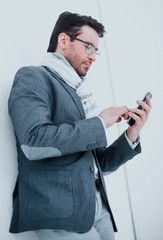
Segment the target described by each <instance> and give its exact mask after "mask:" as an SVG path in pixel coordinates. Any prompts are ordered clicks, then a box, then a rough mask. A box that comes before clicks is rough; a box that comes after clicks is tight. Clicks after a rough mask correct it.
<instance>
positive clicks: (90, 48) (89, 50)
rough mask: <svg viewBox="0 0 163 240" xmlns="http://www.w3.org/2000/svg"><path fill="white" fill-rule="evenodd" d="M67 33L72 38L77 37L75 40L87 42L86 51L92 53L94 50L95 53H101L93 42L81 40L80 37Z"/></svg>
mask: <svg viewBox="0 0 163 240" xmlns="http://www.w3.org/2000/svg"><path fill="white" fill-rule="evenodd" d="M66 34H67V33H66ZM67 35H68V36H69V37H70V38H72V39H75V40H78V41H80V42H82V43H85V44H87V46H86V52H87V53H88V54H89V55H91V54H92V53H93V52H94V51H95V53H96V54H97V55H100V51H99V50H98V48H95V47H94V46H93V45H92V44H91V43H88V42H86V41H83V40H81V39H80V38H77V37H74V36H71V35H70V34H67Z"/></svg>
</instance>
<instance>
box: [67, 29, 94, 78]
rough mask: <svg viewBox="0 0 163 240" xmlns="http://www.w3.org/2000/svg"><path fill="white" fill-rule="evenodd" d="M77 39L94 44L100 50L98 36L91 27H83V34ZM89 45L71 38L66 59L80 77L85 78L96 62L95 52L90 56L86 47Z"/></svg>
mask: <svg viewBox="0 0 163 240" xmlns="http://www.w3.org/2000/svg"><path fill="white" fill-rule="evenodd" d="M77 38H79V39H81V40H83V41H86V42H88V43H90V44H92V45H93V46H94V47H95V48H98V39H99V37H98V34H97V32H96V31H95V30H94V29H93V28H91V27H89V26H83V27H82V28H81V34H80V35H78V36H77ZM87 46H88V44H85V43H83V42H80V41H78V40H75V39H74V40H73V41H71V39H70V38H69V42H68V44H67V47H66V50H65V54H64V57H65V58H66V59H67V60H68V62H69V63H70V64H71V66H72V67H73V68H74V69H75V70H76V72H77V73H78V75H79V76H85V75H86V73H87V71H88V70H89V68H90V66H91V64H92V62H94V61H95V60H96V57H95V51H94V52H93V53H92V54H88V53H87V51H86V47H87Z"/></svg>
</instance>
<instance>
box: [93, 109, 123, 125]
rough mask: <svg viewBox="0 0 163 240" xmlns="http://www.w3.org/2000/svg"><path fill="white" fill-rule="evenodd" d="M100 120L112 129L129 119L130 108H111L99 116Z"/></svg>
mask: <svg viewBox="0 0 163 240" xmlns="http://www.w3.org/2000/svg"><path fill="white" fill-rule="evenodd" d="M98 116H99V117H100V118H102V120H103V121H104V123H105V127H106V128H108V127H111V126H112V125H113V124H114V123H117V122H120V121H121V120H122V118H121V117H123V118H124V119H127V118H128V108H127V107H126V106H122V107H109V108H106V109H104V110H103V111H102V112H101V113H100V114H99V115H98Z"/></svg>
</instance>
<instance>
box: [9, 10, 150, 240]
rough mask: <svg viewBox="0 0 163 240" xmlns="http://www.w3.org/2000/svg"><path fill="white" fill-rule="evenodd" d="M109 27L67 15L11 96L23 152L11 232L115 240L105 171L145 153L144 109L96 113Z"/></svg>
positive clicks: (20, 74) (146, 108)
mask: <svg viewBox="0 0 163 240" xmlns="http://www.w3.org/2000/svg"><path fill="white" fill-rule="evenodd" d="M104 32H105V30H104V27H103V25H102V24H101V23H99V22H97V21H96V20H95V19H92V18H91V17H87V16H81V15H79V14H72V13H70V12H64V13H62V14H61V15H60V16H59V18H58V20H57V22H56V25H55V28H54V30H53V33H52V36H51V39H50V43H49V48H48V53H47V54H46V56H45V58H44V60H43V63H42V66H38V67H35V66H30V67H23V68H21V69H20V70H19V71H18V72H17V74H16V76H15V80H14V83H13V87H12V90H11V93H10V97H9V114H10V116H11V119H12V122H13V126H14V130H15V135H16V140H17V151H18V163H19V176H18V181H17V184H16V187H15V191H14V210H13V217H12V221H11V226H10V232H13V233H19V232H23V231H29V230H35V231H36V233H37V235H38V237H39V239H41V240H46V239H48V240H51V239H57V240H59V239H62V240H63V239H66V240H67V239H71V240H77V239H80V240H82V239H87V240H91V239H94V240H100V239H102V240H113V239H114V231H117V228H116V224H115V221H114V218H113V215H112V212H111V209H110V206H109V202H108V199H107V195H106V189H105V184H104V179H103V174H107V172H111V171H115V170H116V169H117V168H118V167H119V166H121V165H122V164H124V163H125V162H126V161H128V160H129V159H132V158H133V157H134V156H135V155H137V154H138V153H140V152H141V148H140V143H139V133H140V130H141V129H142V127H143V126H144V124H145V122H146V121H147V118H148V115H149V112H150V109H151V103H150V100H149V98H148V97H147V99H146V100H147V103H143V102H139V105H140V106H142V107H143V108H144V111H142V110H138V109H132V110H130V111H129V110H128V108H127V107H126V106H122V107H109V108H106V109H104V110H103V111H102V112H101V113H98V114H96V113H95V112H96V104H95V103H94V101H93V99H92V94H91V92H89V91H88V89H87V87H86V84H85V83H86V82H85V79H84V76H85V75H86V73H87V71H88V70H89V68H90V67H91V65H92V63H93V62H94V61H95V60H96V58H95V54H96V53H97V54H98V53H99V50H98V39H99V37H103V34H104ZM129 116H131V117H132V118H133V119H134V120H135V121H136V123H135V124H134V125H133V126H130V127H128V129H127V130H126V131H125V132H124V133H123V134H122V135H121V136H120V137H119V138H118V139H117V140H116V141H115V142H114V143H113V144H112V145H110V146H109V147H106V146H107V140H106V134H105V129H107V128H109V127H111V126H112V125H113V124H114V123H116V122H119V121H121V118H122V117H123V118H124V119H127V118H128V117H129Z"/></svg>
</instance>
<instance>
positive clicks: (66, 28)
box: [47, 11, 105, 52]
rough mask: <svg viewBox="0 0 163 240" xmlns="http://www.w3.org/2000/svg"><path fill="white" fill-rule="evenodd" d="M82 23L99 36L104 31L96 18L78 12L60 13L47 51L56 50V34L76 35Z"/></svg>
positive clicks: (101, 35)
mask: <svg viewBox="0 0 163 240" xmlns="http://www.w3.org/2000/svg"><path fill="white" fill-rule="evenodd" d="M84 25H87V26H89V27H91V28H93V29H94V30H95V31H96V32H97V33H98V36H99V37H103V35H104V33H105V30H104V26H103V25H102V24H101V23H99V22H98V21H97V20H96V19H93V18H92V17H90V16H85V15H83V16H82V15H80V14H78V13H71V12H68V11H66V12H63V13H61V14H60V15H59V18H58V20H57V22H56V24H55V27H54V29H53V32H52V35H51V37H50V42H49V47H48V50H47V52H55V51H56V48H57V44H58V36H59V34H60V33H62V32H64V33H67V34H69V35H71V36H74V37H76V36H77V35H79V34H80V33H81V32H80V31H81V27H82V26H84Z"/></svg>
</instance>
